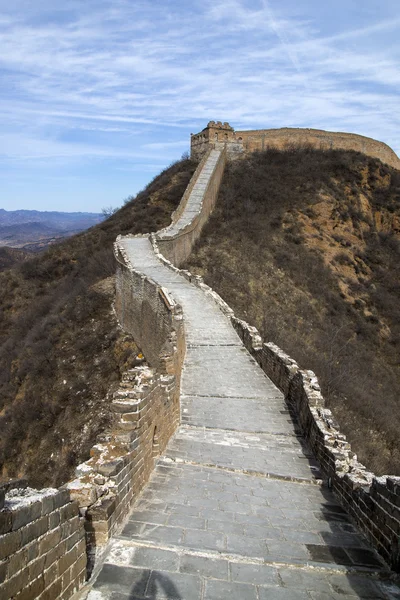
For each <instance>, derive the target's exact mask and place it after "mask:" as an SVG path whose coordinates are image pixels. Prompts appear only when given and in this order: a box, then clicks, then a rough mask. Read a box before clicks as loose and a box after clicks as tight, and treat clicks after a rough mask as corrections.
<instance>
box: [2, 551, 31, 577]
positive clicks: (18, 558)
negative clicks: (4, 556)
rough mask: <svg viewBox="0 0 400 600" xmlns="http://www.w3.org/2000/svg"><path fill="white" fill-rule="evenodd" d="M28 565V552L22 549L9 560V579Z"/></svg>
mask: <svg viewBox="0 0 400 600" xmlns="http://www.w3.org/2000/svg"><path fill="white" fill-rule="evenodd" d="M27 563H28V551H27V549H26V548H22V550H20V551H19V552H14V554H12V555H11V556H10V557H9V559H8V566H7V577H8V579H11V577H13V576H14V575H16V574H17V573H18V572H19V571H21V570H22V569H23V568H24V567H25V566H26V565H27Z"/></svg>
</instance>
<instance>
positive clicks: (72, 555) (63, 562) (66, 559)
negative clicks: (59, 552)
mask: <svg viewBox="0 0 400 600" xmlns="http://www.w3.org/2000/svg"><path fill="white" fill-rule="evenodd" d="M76 558H77V549H76V548H73V549H72V550H70V551H69V552H68V553H67V554H64V556H61V557H60V560H59V561H58V574H59V575H62V574H63V573H64V571H66V570H67V569H69V567H70V566H71V565H72V564H73V563H74V561H75V560H76Z"/></svg>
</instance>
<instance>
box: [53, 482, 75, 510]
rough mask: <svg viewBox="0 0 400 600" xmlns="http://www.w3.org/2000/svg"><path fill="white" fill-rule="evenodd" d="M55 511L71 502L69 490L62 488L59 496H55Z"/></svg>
mask: <svg viewBox="0 0 400 600" xmlns="http://www.w3.org/2000/svg"><path fill="white" fill-rule="evenodd" d="M53 502H54V509H57V508H61V506H65V505H66V504H68V503H69V502H71V498H70V495H69V490H68V489H67V488H66V487H64V488H60V490H59V492H58V494H56V495H55V496H53Z"/></svg>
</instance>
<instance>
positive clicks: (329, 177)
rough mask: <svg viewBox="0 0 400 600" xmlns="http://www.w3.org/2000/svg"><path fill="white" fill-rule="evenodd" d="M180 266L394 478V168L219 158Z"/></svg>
mask: <svg viewBox="0 0 400 600" xmlns="http://www.w3.org/2000/svg"><path fill="white" fill-rule="evenodd" d="M185 268H188V269H190V270H191V271H192V272H195V273H198V274H201V275H203V276H204V278H205V281H206V283H208V284H209V285H211V286H212V287H213V288H214V289H215V290H216V291H218V292H219V293H220V294H221V296H222V297H223V298H224V300H226V301H227V302H228V304H230V305H231V306H232V308H234V310H235V311H236V313H237V315H238V316H240V317H241V318H244V319H245V320H247V321H248V322H250V323H251V324H253V325H255V326H256V327H258V328H259V329H260V331H261V333H262V335H263V337H264V339H266V340H268V341H273V342H275V343H277V344H278V345H279V346H280V347H281V348H283V349H284V350H285V351H286V352H287V353H288V354H290V355H291V356H292V357H293V358H295V359H296V360H297V361H298V362H299V364H300V365H301V366H302V367H303V368H308V369H313V370H314V371H315V372H316V373H317V375H318V377H319V379H320V382H321V384H322V388H323V392H324V395H325V396H326V398H327V401H328V403H329V406H330V407H331V408H332V410H333V412H334V414H335V416H336V417H337V420H338V421H339V423H340V425H341V428H342V430H343V431H344V433H346V435H347V436H348V438H349V440H350V441H351V443H352V445H353V450H355V451H356V452H357V454H358V456H359V459H360V460H361V461H362V462H364V463H365V464H366V465H367V466H368V467H369V468H370V469H371V470H374V471H375V472H376V473H378V474H382V473H391V474H400V410H399V408H400V406H399V404H400V364H399V350H400V305H399V293H400V172H399V171H396V170H394V169H393V168H390V167H387V166H385V165H383V164H382V163H380V162H379V161H378V160H376V159H373V158H368V157H366V156H364V155H362V154H358V153H356V152H351V151H342V150H330V151H321V150H313V149H311V148H307V147H303V148H300V149H299V148H298V149H294V148H292V149H289V150H286V151H279V150H273V149H270V150H268V151H266V152H260V153H254V154H252V155H250V156H248V157H247V158H244V159H241V160H237V161H235V162H232V163H230V164H229V165H228V167H227V170H226V173H225V175H224V180H223V184H222V187H221V190H220V194H219V199H218V202H217V206H216V209H215V211H214V213H213V215H212V217H211V219H210V221H209V222H208V224H207V225H206V226H205V228H204V230H203V234H202V238H201V240H200V242H199V243H198V244H197V247H196V249H195V251H194V253H192V255H191V257H190V259H189V260H188V261H187V264H186V265H185Z"/></svg>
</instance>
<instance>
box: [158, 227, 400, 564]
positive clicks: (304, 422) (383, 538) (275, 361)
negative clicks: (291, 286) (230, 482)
mask: <svg viewBox="0 0 400 600" xmlns="http://www.w3.org/2000/svg"><path fill="white" fill-rule="evenodd" d="M153 244H154V246H155V251H156V252H157V240H156V239H155V238H153ZM159 258H160V259H161V260H163V262H164V263H165V264H166V265H167V266H168V267H169V268H170V269H172V270H173V271H175V272H177V273H180V274H181V275H183V276H184V277H185V278H186V279H187V280H188V281H190V282H192V283H193V284H194V285H196V286H197V287H199V288H200V289H202V290H203V292H204V293H205V294H206V295H207V296H208V297H210V298H212V299H213V300H214V301H215V302H216V303H217V304H218V306H219V307H220V309H221V310H222V312H223V313H224V314H225V315H227V316H228V317H229V318H230V320H231V323H232V325H233V327H234V329H235V330H236V332H237V334H238V335H239V338H240V339H241V340H242V342H243V344H244V346H245V347H246V348H247V350H248V351H249V352H250V354H251V355H252V356H253V357H254V358H255V360H256V361H257V363H258V364H259V365H260V367H261V368H262V370H263V371H264V372H265V374H266V375H267V376H268V377H269V378H270V379H271V381H272V382H273V383H274V384H275V385H276V386H277V387H278V388H279V389H280V390H281V391H282V393H283V394H284V396H285V400H286V402H287V404H288V407H289V409H290V412H291V414H293V415H294V418H295V419H296V421H297V422H298V425H299V427H300V429H301V431H302V434H303V436H304V437H305V439H306V440H307V443H308V444H309V446H310V449H311V450H312V452H313V454H314V456H315V458H316V459H317V461H318V462H319V464H320V465H321V470H322V472H323V474H324V476H325V480H324V483H325V485H328V486H329V487H330V488H332V490H333V492H334V493H335V495H336V496H337V497H338V499H339V501H340V502H341V504H342V505H343V506H344V507H345V508H346V510H347V511H348V513H349V514H350V515H351V517H352V518H353V520H354V521H355V522H356V524H357V525H358V527H359V528H360V530H361V531H362V532H363V533H364V534H365V536H366V537H367V538H368V540H369V541H370V543H371V544H372V545H373V546H374V547H375V548H376V550H377V551H378V552H379V554H380V555H381V556H382V557H383V558H384V560H385V561H386V562H387V563H388V564H389V565H390V567H391V568H392V569H393V570H394V571H396V572H397V573H399V572H400V477H395V476H391V475H385V476H381V477H378V476H376V475H374V473H371V472H370V471H368V470H367V469H366V468H365V466H364V465H362V464H361V463H360V462H359V461H358V460H357V455H356V454H355V453H354V452H353V451H352V449H351V445H350V444H349V442H348V441H347V439H346V436H345V435H344V434H342V433H341V432H340V429H339V426H338V424H337V422H336V420H335V418H334V416H333V414H332V412H331V410H330V409H329V408H327V407H326V403H325V399H324V398H323V396H322V393H321V388H320V385H319V382H318V379H317V377H316V375H315V373H313V371H309V370H303V369H301V368H300V367H299V365H298V364H297V362H296V361H295V360H294V359H292V358H291V357H290V356H288V355H287V354H286V353H285V352H283V350H281V349H280V348H279V347H278V346H276V345H275V344H273V343H271V342H268V343H264V342H263V341H262V338H261V336H260V334H259V332H258V330H257V329H256V327H253V326H251V325H249V324H248V323H246V321H243V320H241V319H238V318H237V317H236V316H235V314H234V311H233V310H232V309H231V308H230V306H229V305H228V304H227V303H226V302H225V301H224V300H223V299H222V298H221V296H219V294H218V293H217V292H215V291H214V290H213V289H212V288H211V287H210V286H208V285H207V284H205V283H204V281H203V278H202V277H201V276H198V275H193V274H192V273H190V271H187V270H182V269H179V268H177V267H176V266H175V265H173V264H172V263H171V262H170V261H168V260H167V259H165V258H164V257H163V256H162V255H160V254H159Z"/></svg>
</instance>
